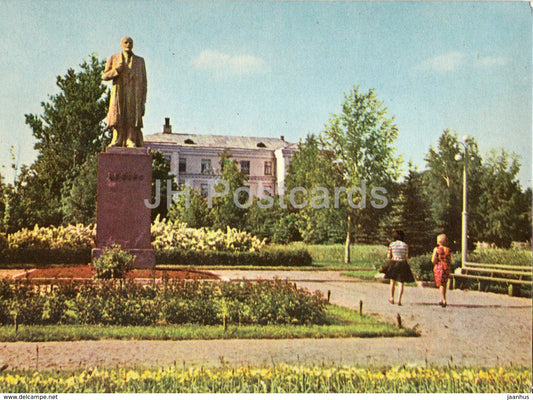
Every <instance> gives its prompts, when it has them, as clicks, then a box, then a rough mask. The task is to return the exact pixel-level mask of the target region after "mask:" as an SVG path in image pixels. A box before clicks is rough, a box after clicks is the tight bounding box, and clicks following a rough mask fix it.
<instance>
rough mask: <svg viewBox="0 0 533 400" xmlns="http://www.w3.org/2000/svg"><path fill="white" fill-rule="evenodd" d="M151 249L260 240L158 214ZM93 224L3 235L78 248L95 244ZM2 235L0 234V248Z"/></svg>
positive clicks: (247, 245)
mask: <svg viewBox="0 0 533 400" xmlns="http://www.w3.org/2000/svg"><path fill="white" fill-rule="evenodd" d="M151 232H152V233H151V239H152V246H153V248H154V249H155V250H169V249H184V250H192V251H259V250H261V249H262V248H263V247H264V245H265V241H264V240H259V239H258V238H257V237H256V236H253V235H251V234H249V233H247V232H244V231H239V230H237V229H233V228H230V227H228V228H227V229H226V232H223V231H221V230H216V231H213V230H210V229H206V228H200V229H193V228H188V227H187V225H186V224H185V223H179V222H170V221H167V220H165V219H163V220H160V219H159V217H157V218H156V220H155V221H154V222H153V223H152V227H151ZM95 238H96V226H95V225H89V226H84V225H82V224H77V225H68V226H65V227H63V226H59V227H55V226H50V227H47V228H45V227H40V226H38V225H35V227H34V228H33V229H26V228H23V229H21V230H20V231H18V232H15V233H12V234H10V235H8V237H7V244H8V247H10V248H12V249H80V248H88V249H90V248H92V247H94V244H95ZM1 246H2V238H1V237H0V248H1Z"/></svg>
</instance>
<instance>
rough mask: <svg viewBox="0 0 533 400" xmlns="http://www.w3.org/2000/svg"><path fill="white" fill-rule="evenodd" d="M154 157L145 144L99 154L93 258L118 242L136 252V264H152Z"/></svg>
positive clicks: (137, 266) (152, 265)
mask: <svg viewBox="0 0 533 400" xmlns="http://www.w3.org/2000/svg"><path fill="white" fill-rule="evenodd" d="M151 182H152V157H151V155H150V154H148V152H147V149H145V148H125V147H110V148H108V149H107V152H105V153H100V154H98V186H97V198H96V248H94V249H93V252H92V256H93V260H94V259H95V258H98V257H99V256H101V255H102V252H103V250H104V248H105V247H109V246H111V245H112V244H119V245H120V246H121V247H122V249H123V250H126V251H128V252H130V253H131V254H133V255H135V256H136V258H135V268H153V267H154V266H155V253H154V250H153V249H152V245H151V240H150V226H151V221H150V208H148V207H147V206H146V205H145V200H146V202H150V201H151V200H150V199H151Z"/></svg>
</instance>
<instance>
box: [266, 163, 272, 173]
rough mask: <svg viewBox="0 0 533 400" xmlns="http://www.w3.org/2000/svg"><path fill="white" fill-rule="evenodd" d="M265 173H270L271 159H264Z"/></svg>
mask: <svg viewBox="0 0 533 400" xmlns="http://www.w3.org/2000/svg"><path fill="white" fill-rule="evenodd" d="M265 175H272V161H265Z"/></svg>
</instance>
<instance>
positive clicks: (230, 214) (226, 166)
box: [212, 149, 249, 230]
mask: <svg viewBox="0 0 533 400" xmlns="http://www.w3.org/2000/svg"><path fill="white" fill-rule="evenodd" d="M219 157H220V169H219V171H218V172H219V174H220V177H221V180H222V181H224V182H226V184H227V185H228V186H227V189H228V192H227V194H225V195H223V196H221V197H214V198H213V205H212V206H213V219H214V221H213V227H214V228H215V229H222V230H225V229H226V227H228V226H229V227H232V228H238V229H242V228H244V224H245V220H246V207H244V205H246V204H247V202H248V200H249V195H248V193H247V192H245V191H242V190H241V191H237V190H238V189H239V188H243V187H244V186H245V182H246V175H245V174H244V173H242V172H241V171H240V169H239V165H238V162H237V161H236V160H232V158H231V157H232V156H231V154H230V152H229V151H228V150H227V149H225V150H224V151H223V152H222V153H221V154H219ZM215 189H216V192H217V193H224V191H225V189H226V188H225V187H224V186H223V184H218V185H216V186H215ZM235 196H236V198H235ZM236 203H238V204H240V205H242V206H243V207H239V206H238V205H237V204H236Z"/></svg>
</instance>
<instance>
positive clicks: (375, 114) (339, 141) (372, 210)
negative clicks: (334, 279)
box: [324, 87, 401, 263]
mask: <svg viewBox="0 0 533 400" xmlns="http://www.w3.org/2000/svg"><path fill="white" fill-rule="evenodd" d="M397 137H398V129H397V127H396V125H395V124H394V117H388V116H387V109H386V108H384V107H383V102H381V101H379V100H378V98H377V96H376V93H375V90H374V89H370V90H369V91H368V92H366V93H362V92H360V91H359V87H354V88H353V89H352V90H351V91H350V92H349V93H347V94H345V96H344V103H343V105H342V110H341V113H340V114H334V115H332V116H331V118H330V121H329V123H328V124H327V125H326V128H325V131H324V139H325V144H326V150H328V151H329V152H330V153H331V155H332V157H334V159H335V162H336V163H337V165H338V170H339V171H338V172H339V176H340V177H342V180H343V186H344V187H345V188H346V190H347V193H352V194H353V196H352V199H351V203H352V204H351V205H350V204H349V206H348V207H347V208H346V210H347V221H346V227H347V229H346V252H345V260H344V261H345V263H349V262H350V244H351V239H352V236H353V231H354V230H364V229H365V228H366V229H368V227H369V225H371V224H373V223H375V214H376V213H377V210H378V209H379V207H381V206H383V205H384V202H383V201H381V200H380V201H376V202H374V203H373V204H366V202H367V201H368V202H369V203H370V202H371V201H373V200H372V199H373V198H375V197H376V192H374V190H375V189H376V188H382V189H384V191H381V190H380V193H379V196H380V197H384V194H386V191H387V190H388V188H390V187H391V185H392V183H393V182H394V181H395V180H396V179H397V177H398V175H399V167H400V164H401V159H400V158H398V157H396V156H395V148H394V147H393V143H394V142H395V140H396V139H397ZM378 203H379V204H378ZM353 205H355V206H358V207H354V206H353ZM376 206H377V207H376ZM385 206H386V204H385Z"/></svg>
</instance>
